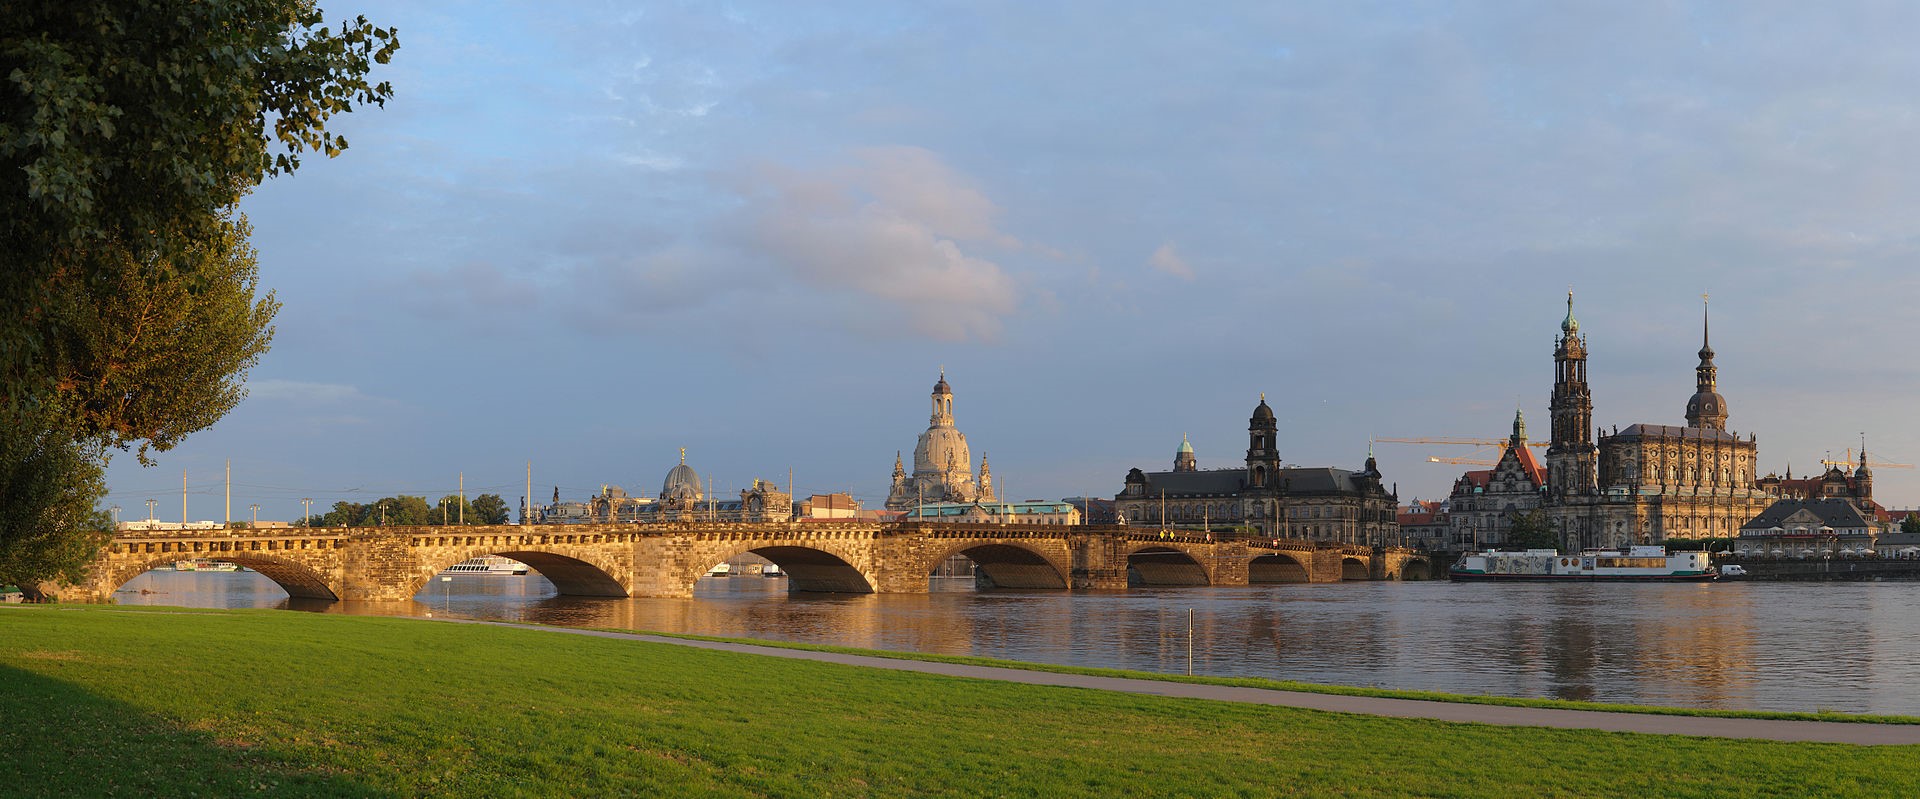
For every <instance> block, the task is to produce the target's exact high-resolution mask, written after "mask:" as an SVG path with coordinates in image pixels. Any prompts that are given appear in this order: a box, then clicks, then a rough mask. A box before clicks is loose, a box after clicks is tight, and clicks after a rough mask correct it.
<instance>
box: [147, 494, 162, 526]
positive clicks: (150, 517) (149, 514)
mask: <svg viewBox="0 0 1920 799" xmlns="http://www.w3.org/2000/svg"><path fill="white" fill-rule="evenodd" d="M158 504H160V503H158V502H156V501H154V500H151V499H149V500H147V527H148V529H152V527H153V506H155V505H158Z"/></svg>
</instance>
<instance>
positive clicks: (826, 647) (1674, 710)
mask: <svg viewBox="0 0 1920 799" xmlns="http://www.w3.org/2000/svg"><path fill="white" fill-rule="evenodd" d="M508 624H520V623H517V622H510V623H508ZM520 626H529V627H542V626H552V625H536V624H520ZM587 629H596V630H600V631H602V632H619V633H637V634H640V635H653V636H659V637H661V638H682V639H686V640H689V641H716V642H720V643H728V644H746V645H749V646H764V647H769V648H774V649H798V650H804V651H809V652H831V653H834V654H841V655H866V656H869V657H878V658H891V659H894V660H919V661H927V662H931V663H953V664H957V665H962V666H986V667H992V668H1003V669H1020V670H1022V671H1044V672H1052V673H1055V674H1084V675H1088V676H1093V677H1119V678H1123V679H1134V680H1158V681H1161V682H1181V683H1195V684H1199V685H1225V686H1232V687H1236V688H1262V689H1266V690H1271V691H1295V692H1300V693H1312V694H1335V695H1340V696H1367V697H1379V698H1384V699H1415V700H1421V701H1427V702H1454V703H1459V704H1472V705H1504V706H1507V707H1533V708H1547V709H1552V710H1589V711H1596V712H1604V713H1642V714H1646V715H1653V716H1708V717H1717V718H1730V719H1777V720H1781V721H1826V722H1842V723H1853V724H1920V716H1899V715H1883V714H1872V713H1841V712H1836V711H1825V712H1818V713H1804V712H1789V711H1778V710H1715V709H1709V708H1686V707H1663V706H1660V705H1616V704H1608V703H1605V702H1580V701H1575V700H1569V699H1530V698H1524V697H1513V696H1488V695H1484V694H1449V693H1443V692H1440V691H1415V690H1404V689H1394V688H1365V687H1360V686H1352V685H1324V684H1321V683H1310V682H1296V681H1293V680H1269V679H1265V678H1262V677H1202V676H1192V677H1189V676H1187V675H1184V674H1161V673H1159V672H1152V671H1130V670H1127V669H1105V668H1092V667H1086V666H1062V665H1059V664H1054V663H1029V662H1026V661H1020V660H1000V659H997V658H985V657H977V656H973V655H941V654H934V653H930V652H905V651H896V650H890V649H860V648H857V647H850V646H834V645H831V644H806V643H798V642H794V641H772V640H765V639H760V638H732V637H726V636H718V635H698V634H694V633H663V632H656V631H653V630H629V629H623V628H612V627H594V628H587Z"/></svg>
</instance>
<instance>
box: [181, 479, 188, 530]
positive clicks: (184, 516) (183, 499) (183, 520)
mask: <svg viewBox="0 0 1920 799" xmlns="http://www.w3.org/2000/svg"><path fill="white" fill-rule="evenodd" d="M186 526H187V470H186V469H181V470H180V527H181V528H182V529H184V528H185V527H186Z"/></svg>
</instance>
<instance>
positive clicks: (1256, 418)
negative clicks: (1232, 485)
mask: <svg viewBox="0 0 1920 799" xmlns="http://www.w3.org/2000/svg"><path fill="white" fill-rule="evenodd" d="M1278 432H1279V425H1278V423H1276V422H1275V421H1274V419H1273V409H1272V408H1269V407H1267V395H1266V393H1265V392H1262V393H1261V394H1260V406H1259V407H1257V408H1254V409H1253V418H1251V419H1248V420H1247V486H1248V487H1249V488H1270V487H1272V486H1273V484H1275V483H1276V482H1277V481H1278V480H1279V472H1280V453H1279V451H1278V450H1277V449H1276V446H1277V445H1276V444H1275V443H1274V439H1275V438H1277V437H1278Z"/></svg>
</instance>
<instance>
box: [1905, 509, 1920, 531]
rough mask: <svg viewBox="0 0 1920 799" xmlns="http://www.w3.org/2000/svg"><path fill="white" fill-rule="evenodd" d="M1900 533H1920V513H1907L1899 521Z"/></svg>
mask: <svg viewBox="0 0 1920 799" xmlns="http://www.w3.org/2000/svg"><path fill="white" fill-rule="evenodd" d="M1900 532H1903V533H1920V513H1909V514H1907V518H1904V519H1901V520H1900Z"/></svg>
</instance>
